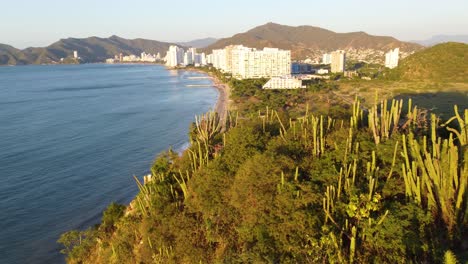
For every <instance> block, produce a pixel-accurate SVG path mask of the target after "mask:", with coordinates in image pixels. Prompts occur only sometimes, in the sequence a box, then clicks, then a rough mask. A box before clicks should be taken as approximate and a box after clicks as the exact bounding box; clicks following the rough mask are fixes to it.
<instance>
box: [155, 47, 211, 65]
mask: <svg viewBox="0 0 468 264" xmlns="http://www.w3.org/2000/svg"><path fill="white" fill-rule="evenodd" d="M164 60H165V61H166V66H168V67H178V66H188V65H193V66H195V67H199V66H204V65H206V64H207V62H206V55H205V53H197V49H196V48H189V49H188V50H187V51H185V50H184V49H183V48H180V47H178V46H174V45H173V46H170V47H169V50H168V51H167V54H166V57H165V59H164Z"/></svg>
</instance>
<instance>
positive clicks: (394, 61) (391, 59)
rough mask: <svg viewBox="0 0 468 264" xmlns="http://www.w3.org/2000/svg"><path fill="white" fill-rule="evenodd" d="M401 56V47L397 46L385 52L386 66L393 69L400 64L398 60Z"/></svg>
mask: <svg viewBox="0 0 468 264" xmlns="http://www.w3.org/2000/svg"><path fill="white" fill-rule="evenodd" d="M399 58H400V49H399V48H396V49H394V50H391V51H389V52H387V53H386V54H385V67H387V68H390V69H393V68H396V67H397V66H398V60H399Z"/></svg>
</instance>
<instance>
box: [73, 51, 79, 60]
mask: <svg viewBox="0 0 468 264" xmlns="http://www.w3.org/2000/svg"><path fill="white" fill-rule="evenodd" d="M73 58H75V59H78V51H76V50H75V51H73Z"/></svg>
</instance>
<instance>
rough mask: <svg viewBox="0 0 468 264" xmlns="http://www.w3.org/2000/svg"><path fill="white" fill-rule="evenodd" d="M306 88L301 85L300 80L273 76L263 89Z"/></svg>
mask: <svg viewBox="0 0 468 264" xmlns="http://www.w3.org/2000/svg"><path fill="white" fill-rule="evenodd" d="M298 88H306V87H305V86H303V85H302V80H299V79H296V78H293V77H291V76H288V77H273V78H271V79H270V80H269V81H268V82H267V83H266V84H265V85H263V89H298Z"/></svg>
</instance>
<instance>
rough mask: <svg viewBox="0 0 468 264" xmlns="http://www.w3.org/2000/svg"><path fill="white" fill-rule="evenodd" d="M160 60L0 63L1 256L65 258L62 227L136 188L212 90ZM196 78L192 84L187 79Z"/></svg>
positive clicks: (81, 223) (183, 136)
mask: <svg viewBox="0 0 468 264" xmlns="http://www.w3.org/2000/svg"><path fill="white" fill-rule="evenodd" d="M201 76H204V75H202V74H200V73H196V72H188V71H174V70H167V69H166V68H165V67H163V66H159V65H105V64H88V65H61V66H19V67H0V263H64V262H65V258H64V256H63V255H61V254H60V253H59V250H60V245H58V244H57V243H56V241H57V239H58V238H59V236H60V234H61V233H63V232H65V231H68V230H71V229H86V228H88V227H90V226H92V225H94V224H97V223H99V221H100V218H101V216H102V211H103V210H104V209H105V208H106V207H107V206H108V205H109V204H110V203H111V202H113V201H114V202H118V203H122V204H128V203H129V202H130V201H131V200H132V199H133V197H134V196H135V195H136V194H137V192H138V188H137V186H136V184H135V181H134V179H133V175H136V176H139V177H141V176H142V175H144V174H147V173H149V168H150V165H151V163H152V161H153V160H154V158H155V156H156V155H157V154H158V153H160V152H161V151H163V150H166V149H168V148H169V147H172V148H173V149H175V150H179V151H180V150H182V149H183V148H184V147H185V146H187V142H188V130H189V126H190V123H191V122H193V121H194V116H195V115H197V114H202V113H204V112H207V111H209V110H210V109H212V108H214V106H215V103H216V99H217V97H218V93H217V91H216V90H215V89H214V88H213V86H212V85H213V84H212V82H211V80H209V79H203V78H193V77H201ZM191 85H193V86H196V88H193V87H192V88H189V87H188V86H191Z"/></svg>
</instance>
